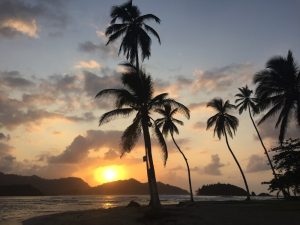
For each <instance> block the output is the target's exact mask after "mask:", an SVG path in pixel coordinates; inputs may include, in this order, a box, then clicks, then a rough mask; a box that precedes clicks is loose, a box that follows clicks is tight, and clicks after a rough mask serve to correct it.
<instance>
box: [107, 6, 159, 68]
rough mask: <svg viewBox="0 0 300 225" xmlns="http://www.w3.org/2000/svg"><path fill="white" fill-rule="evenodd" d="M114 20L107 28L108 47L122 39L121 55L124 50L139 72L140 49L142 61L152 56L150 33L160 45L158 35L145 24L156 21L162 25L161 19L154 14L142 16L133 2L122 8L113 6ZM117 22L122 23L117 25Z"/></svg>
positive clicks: (112, 14) (112, 16) (112, 15)
mask: <svg viewBox="0 0 300 225" xmlns="http://www.w3.org/2000/svg"><path fill="white" fill-rule="evenodd" d="M110 16H111V18H112V20H111V22H110V25H109V26H108V27H107V29H106V32H105V35H106V36H108V42H107V44H106V45H108V44H109V43H111V42H114V41H116V40H117V39H119V38H120V37H122V41H121V45H120V48H119V54H120V53H121V51H122V50H123V54H124V55H125V56H126V59H127V60H129V61H130V63H132V64H133V63H134V61H135V66H136V68H137V69H138V70H139V49H141V53H140V54H141V58H142V61H143V60H144V59H145V58H149V57H150V55H151V51H150V47H151V38H150V36H149V35H148V33H150V34H152V35H154V36H155V37H156V38H157V40H158V42H159V43H160V37H159V35H158V33H157V32H156V31H155V30H154V29H153V28H152V27H151V26H149V25H147V24H146V23H145V22H146V21H147V20H154V21H155V22H156V23H160V19H159V18H158V17H157V16H155V15H153V14H145V15H141V12H140V10H139V9H138V7H137V6H135V5H133V4H132V1H128V2H127V3H125V4H123V5H120V6H113V7H112V10H111V14H110ZM117 21H120V22H119V23H117Z"/></svg>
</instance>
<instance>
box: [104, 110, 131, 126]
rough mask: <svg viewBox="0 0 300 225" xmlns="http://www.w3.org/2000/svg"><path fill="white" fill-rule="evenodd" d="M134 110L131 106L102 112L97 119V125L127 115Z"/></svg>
mask: <svg viewBox="0 0 300 225" xmlns="http://www.w3.org/2000/svg"><path fill="white" fill-rule="evenodd" d="M133 112H134V109H132V108H121V109H114V110H112V111H109V112H106V113H104V114H103V115H102V116H101V117H100V119H99V126H101V125H103V124H105V123H108V122H110V121H111V120H113V119H115V118H117V117H128V116H130V115H131V114H132V113H133Z"/></svg>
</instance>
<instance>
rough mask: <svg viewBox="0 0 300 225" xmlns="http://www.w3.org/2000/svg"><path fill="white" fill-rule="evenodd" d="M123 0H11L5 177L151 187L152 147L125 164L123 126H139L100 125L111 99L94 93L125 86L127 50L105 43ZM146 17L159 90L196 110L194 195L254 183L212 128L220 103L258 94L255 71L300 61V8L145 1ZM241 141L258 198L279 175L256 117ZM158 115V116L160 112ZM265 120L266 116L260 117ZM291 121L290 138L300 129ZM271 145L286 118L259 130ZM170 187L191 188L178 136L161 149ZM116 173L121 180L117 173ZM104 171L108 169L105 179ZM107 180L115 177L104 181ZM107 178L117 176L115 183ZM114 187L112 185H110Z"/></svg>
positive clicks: (5, 21) (2, 148) (2, 45)
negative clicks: (242, 91)
mask: <svg viewBox="0 0 300 225" xmlns="http://www.w3.org/2000/svg"><path fill="white" fill-rule="evenodd" d="M123 2H124V1H117V0H101V1H99V0H87V1H80V0H1V1H0V171H1V172H4V173H16V174H22V175H33V174H36V175H39V176H42V177H46V178H59V177H67V176H78V177H81V178H82V179H84V180H85V181H86V182H88V183H89V184H90V185H92V186H94V185H98V184H100V183H103V182H105V181H106V180H109V179H110V178H109V179H108V178H107V177H106V178H105V176H110V177H113V179H127V178H136V179H138V180H140V181H143V182H145V181H146V170H145V164H144V163H143V162H142V157H143V154H144V149H143V142H142V140H140V143H139V144H138V145H137V146H136V148H135V149H134V150H133V151H132V152H131V153H130V154H127V155H125V156H124V157H123V158H121V159H120V157H119V156H120V154H119V151H118V149H119V141H120V135H121V134H122V130H124V129H125V128H126V127H127V126H128V125H129V124H130V122H131V120H132V118H129V119H122V118H120V119H117V120H115V121H113V122H111V123H109V124H107V125H103V126H101V127H98V118H99V116H100V115H101V114H102V113H104V112H105V111H108V110H110V109H112V107H113V105H112V104H111V102H112V101H111V100H104V101H99V100H95V99H94V96H95V95H96V94H97V92H98V91H100V90H101V89H104V88H112V87H120V71H121V70H122V68H121V67H120V66H118V64H119V63H121V62H124V60H125V58H124V57H123V56H122V55H120V56H118V54H117V53H118V44H119V43H115V44H113V45H110V46H105V43H106V41H107V39H106V37H105V36H104V31H105V28H106V27H107V25H108V24H109V21H110V17H109V13H110V8H111V6H112V5H118V4H120V3H123ZM133 3H134V4H137V5H138V7H139V8H140V10H141V12H142V14H146V13H153V14H155V15H156V16H158V17H159V18H160V19H161V24H160V25H158V24H152V23H151V25H152V26H153V27H154V28H155V29H156V30H157V32H158V33H159V35H160V37H161V42H162V43H161V45H159V44H158V43H157V41H156V39H155V38H153V39H152V41H153V44H152V52H151V53H152V54H151V57H150V59H149V60H145V62H144V63H143V68H144V69H145V70H146V72H147V73H149V74H151V76H152V77H153V80H154V83H155V86H154V87H155V92H156V94H157V93H162V92H168V93H169V94H170V96H171V97H173V98H175V99H177V100H178V101H180V102H182V103H183V104H185V105H186V106H188V107H189V108H190V110H191V119H190V120H188V121H187V120H186V119H185V118H183V117H181V116H180V115H178V119H182V120H183V121H184V122H185V125H184V126H183V127H180V135H179V136H176V137H175V138H177V140H178V143H179V145H180V146H181V147H182V150H183V151H184V152H185V153H186V155H187V158H188V159H189V162H190V166H191V170H192V181H193V187H194V189H196V188H199V187H201V186H202V185H203V184H208V183H216V182H225V183H232V184H235V185H239V186H241V187H243V181H242V178H241V175H240V173H239V171H238V168H237V166H236V164H235V163H234V161H233V159H232V157H231V155H230V153H229V151H228V149H227V147H226V144H225V142H224V140H223V139H222V140H218V139H217V137H213V132H212V131H211V130H209V131H206V129H205V128H206V121H207V119H208V118H209V117H210V116H212V115H213V114H214V111H213V110H211V109H209V108H207V107H206V103H207V102H208V101H209V100H211V99H212V98H214V97H222V98H224V99H229V100H230V101H231V102H234V95H235V94H236V93H237V88H238V87H242V86H244V85H246V84H248V86H250V87H251V88H253V87H254V86H253V84H252V78H253V74H255V72H257V71H259V70H261V69H263V68H264V64H265V62H266V61H267V60H268V59H269V58H270V57H272V56H275V55H283V56H286V54H287V52H288V50H289V49H290V50H292V51H293V53H294V57H295V59H297V60H298V62H299V61H300V38H299V37H300V26H299V21H300V13H299V11H300V1H299V0H286V1H282V0H268V1H267V0H266V1H258V0H254V1H239V0H230V1H210V0H206V1H202V0H201V1H199V0H186V1H183V0H181V1H180V0H163V1H158V0H155V1H149V0H148V1H147V0H134V1H133ZM232 113H233V114H234V115H236V116H238V118H239V119H240V126H239V127H238V131H237V133H236V136H235V137H234V139H233V140H230V143H231V145H232V149H233V151H234V152H235V153H236V156H237V158H238V159H239V161H240V163H241V165H242V167H243V169H244V170H245V172H246V176H247V178H248V182H249V186H250V191H255V192H262V191H266V189H267V187H266V186H265V185H261V182H263V181H268V180H270V178H271V171H270V170H269V167H268V165H267V164H266V158H265V156H264V154H263V149H262V147H261V145H260V143H259V142H258V140H257V138H256V136H255V130H254V128H253V126H252V124H251V121H250V119H249V117H248V115H247V114H245V115H242V116H239V115H238V113H237V112H232ZM154 117H155V116H154ZM259 118H260V116H257V117H256V120H258V119H259ZM293 123H294V121H290V129H289V132H288V137H292V136H294V137H299V134H300V130H299V129H298V128H296V127H295V126H294V124H293ZM259 129H260V131H261V134H262V136H263V138H264V141H265V143H266V145H267V146H268V147H272V146H273V147H274V146H276V144H277V143H276V142H277V139H276V138H277V136H278V133H277V131H276V130H274V121H273V120H269V121H267V122H266V123H264V124H262V125H261V126H259ZM153 146H154V149H153V152H154V159H155V168H156V175H157V179H158V180H159V181H162V182H165V183H169V184H173V185H178V186H180V187H183V188H186V189H187V186H188V183H187V174H186V170H185V163H184V161H183V159H182V158H181V155H180V154H179V153H178V152H177V151H176V149H175V147H174V145H173V144H172V142H171V140H168V146H169V152H170V154H169V159H168V162H167V165H166V167H164V166H163V161H162V156H161V153H160V150H159V148H158V147H157V144H156V142H155V141H153ZM110 168H113V170H115V171H117V174H116V175H113V174H110V175H109V174H108V173H109V172H107V170H109V169H110ZM103 171H106V172H105V173H104V172H103ZM101 174H104V175H103V177H102V175H101ZM105 174H106V175H105ZM105 179H106V180H105Z"/></svg>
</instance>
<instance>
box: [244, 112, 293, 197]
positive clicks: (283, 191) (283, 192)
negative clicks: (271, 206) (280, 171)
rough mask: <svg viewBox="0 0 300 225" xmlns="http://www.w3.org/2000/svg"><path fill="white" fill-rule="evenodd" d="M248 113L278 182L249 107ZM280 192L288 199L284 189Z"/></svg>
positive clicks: (275, 175)
mask: <svg viewBox="0 0 300 225" xmlns="http://www.w3.org/2000/svg"><path fill="white" fill-rule="evenodd" d="M248 111H249V116H250V119H251V121H252V124H253V126H254V128H255V131H256V133H257V136H258V138H259V140H260V143H261V145H262V147H263V149H264V151H265V155H266V156H267V158H268V162H269V165H270V167H271V170H272V173H273V176H274V178H275V180H278V177H277V174H276V172H275V169H274V166H273V163H272V161H271V158H270V156H269V154H268V151H267V148H266V146H265V145H264V142H263V140H262V138H261V136H260V133H259V131H258V129H257V126H256V124H255V122H254V119H253V117H252V114H251V110H250V107H248ZM281 191H282V194H283V195H284V197H285V198H288V197H289V194H288V193H287V192H286V191H285V190H284V188H281Z"/></svg>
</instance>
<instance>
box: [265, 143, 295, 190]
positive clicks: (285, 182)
mask: <svg viewBox="0 0 300 225" xmlns="http://www.w3.org/2000/svg"><path fill="white" fill-rule="evenodd" d="M271 151H272V152H275V155H274V156H273V162H274V165H275V169H276V171H277V172H278V179H277V180H276V179H273V180H271V181H270V186H269V190H270V191H271V192H273V191H278V192H279V191H280V188H284V189H285V190H286V191H287V192H288V193H289V194H291V191H292V192H293V194H294V195H295V196H296V195H297V194H299V193H300V139H289V140H286V141H284V142H283V143H282V145H280V146H278V147H275V148H273V149H271Z"/></svg>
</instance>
